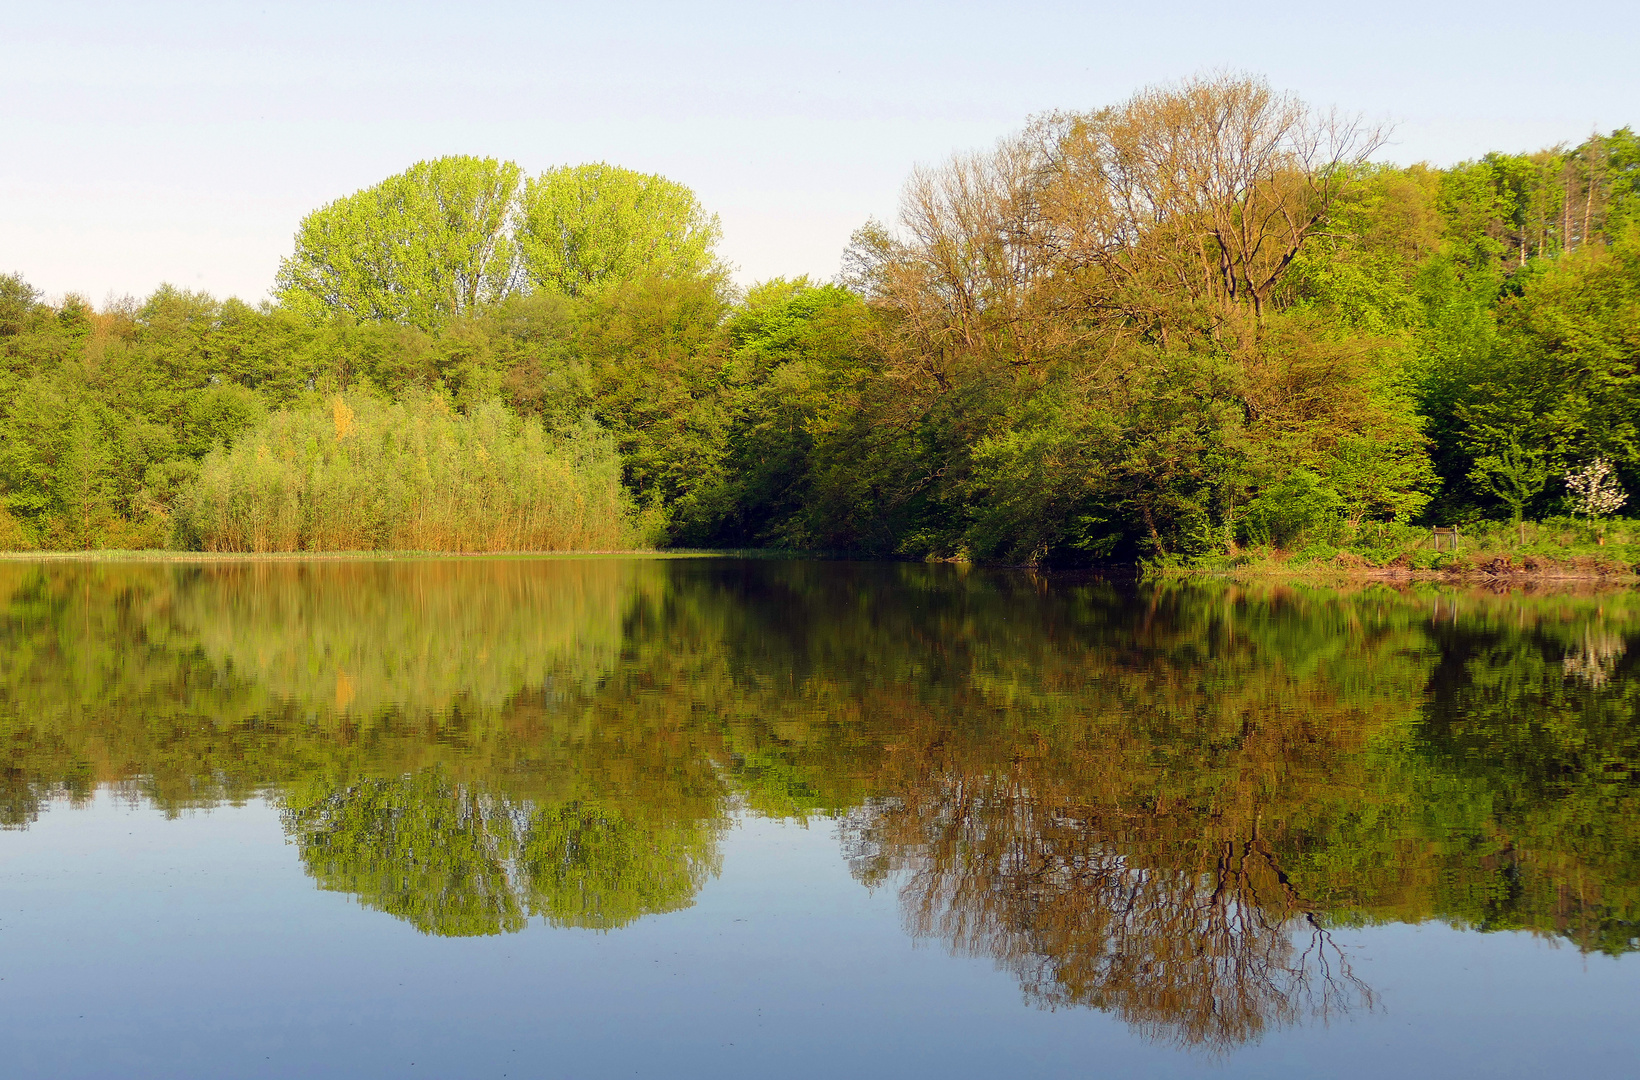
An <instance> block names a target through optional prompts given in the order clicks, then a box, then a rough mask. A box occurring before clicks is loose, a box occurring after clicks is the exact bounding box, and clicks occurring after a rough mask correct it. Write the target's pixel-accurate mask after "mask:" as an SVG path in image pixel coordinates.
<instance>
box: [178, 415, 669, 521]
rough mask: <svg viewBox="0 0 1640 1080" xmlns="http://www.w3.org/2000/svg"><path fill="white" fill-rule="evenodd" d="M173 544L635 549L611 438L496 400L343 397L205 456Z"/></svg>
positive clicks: (632, 517) (275, 418) (275, 420)
mask: <svg viewBox="0 0 1640 1080" xmlns="http://www.w3.org/2000/svg"><path fill="white" fill-rule="evenodd" d="M175 530H176V536H175V540H176V542H177V543H178V546H181V547H187V548H192V549H195V550H201V551H214V552H255V553H262V552H287V551H369V550H397V551H448V552H495V551H589V550H610V549H618V548H626V547H632V546H639V545H641V544H642V543H643V540H644V537H643V536H642V535H641V533H642V531H643V528H642V525H641V523H640V521H639V519H638V516H637V515H636V514H635V513H634V508H633V505H632V500H631V498H630V496H629V495H628V494H627V492H626V490H625V489H624V488H623V487H622V485H621V465H620V458H619V456H618V454H617V451H616V448H615V444H614V441H613V440H612V439H611V438H610V437H609V436H608V435H606V434H605V433H604V432H603V431H601V430H600V429H599V428H597V427H596V426H595V425H593V424H591V423H587V424H584V425H582V426H581V427H579V428H577V429H575V430H574V431H572V432H570V433H568V434H564V435H553V434H549V433H548V432H546V431H545V430H544V429H543V428H542V426H541V424H540V423H539V422H537V421H536V420H534V419H532V418H524V417H519V416H517V415H515V414H513V413H511V412H509V411H508V410H507V409H506V408H505V407H504V406H503V405H501V404H500V403H499V402H496V401H489V402H485V403H482V404H480V405H478V406H476V407H475V408H473V409H471V410H469V412H467V413H466V414H461V413H456V412H454V411H452V410H451V409H450V408H449V406H448V404H447V403H446V402H445V401H444V399H443V398H441V397H439V396H437V395H425V396H416V397H411V398H407V399H404V400H401V401H398V402H394V403H387V402H382V401H377V400H375V399H372V398H369V397H365V396H362V395H338V396H336V397H333V398H331V399H329V401H328V402H326V403H325V404H324V406H323V407H322V408H314V407H310V408H307V409H298V410H290V411H281V412H277V413H274V414H273V415H271V416H269V417H268V419H267V420H266V421H265V422H264V423H263V424H261V425H260V426H259V427H257V428H256V429H254V430H252V431H250V432H248V433H247V434H246V435H244V436H242V437H240V438H239V439H238V440H237V441H236V442H235V443H234V444H233V446H231V447H227V448H221V449H217V450H214V451H212V452H211V453H210V454H208V455H207V456H206V457H205V459H204V461H203V462H201V467H200V471H199V477H198V480H197V481H196V482H195V484H194V486H193V488H192V490H191V491H190V492H189V494H188V496H187V497H186V498H185V499H184V500H183V501H182V505H181V506H179V508H178V513H177V516H176V522H175Z"/></svg>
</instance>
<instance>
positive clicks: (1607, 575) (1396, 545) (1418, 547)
mask: <svg viewBox="0 0 1640 1080" xmlns="http://www.w3.org/2000/svg"><path fill="white" fill-rule="evenodd" d="M1437 542H1438V543H1439V546H1437ZM1146 569H1147V571H1148V572H1149V573H1152V574H1154V575H1157V576H1163V577H1171V576H1186V575H1192V574H1229V575H1232V576H1238V577H1242V576H1245V577H1260V576H1305V577H1360V578H1390V579H1394V578H1410V579H1420V578H1423V579H1447V578H1510V579H1516V578H1518V579H1554V578H1560V579H1565V578H1591V579H1592V578H1598V579H1610V580H1619V581H1629V580H1640V521H1633V520H1628V519H1617V520H1611V521H1604V522H1591V521H1589V520H1586V519H1581V518H1550V519H1547V520H1544V521H1540V522H1525V523H1523V524H1519V525H1516V524H1511V523H1508V522H1478V523H1476V524H1473V525H1469V526H1465V527H1460V528H1459V530H1458V535H1457V538H1456V542H1455V544H1454V540H1453V538H1451V537H1447V536H1442V537H1439V538H1437V537H1436V536H1435V534H1434V532H1433V530H1431V529H1428V528H1415V527H1413V526H1409V525H1368V526H1365V527H1363V528H1362V529H1360V530H1358V531H1357V532H1356V533H1355V535H1354V536H1351V537H1348V538H1345V539H1344V540H1343V542H1340V543H1335V542H1328V541H1326V540H1319V539H1312V540H1309V541H1307V542H1305V543H1303V544H1302V545H1295V546H1294V547H1292V548H1291V549H1287V550H1283V549H1281V548H1277V547H1260V546H1252V547H1245V548H1241V549H1239V550H1235V551H1231V552H1225V553H1218V554H1212V555H1201V556H1195V557H1190V558H1176V559H1166V560H1158V561H1155V562H1152V563H1150V564H1147V567H1146Z"/></svg>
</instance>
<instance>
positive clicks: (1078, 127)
mask: <svg viewBox="0 0 1640 1080" xmlns="http://www.w3.org/2000/svg"><path fill="white" fill-rule="evenodd" d="M1384 138H1385V130H1384V129H1383V128H1381V127H1374V126H1370V125H1368V124H1366V123H1364V122H1363V121H1362V120H1360V119H1359V118H1355V117H1348V116H1344V115H1341V114H1339V113H1338V112H1336V111H1330V112H1326V113H1318V112H1316V111H1314V110H1312V109H1311V108H1310V107H1309V106H1308V105H1306V104H1305V103H1304V102H1302V101H1300V100H1299V99H1297V98H1296V97H1293V96H1291V95H1288V94H1281V93H1277V92H1276V91H1274V90H1272V89H1271V88H1270V86H1269V84H1268V83H1266V82H1265V81H1264V80H1263V79H1259V78H1253V77H1250V76H1244V75H1227V74H1220V75H1213V76H1207V77H1198V78H1194V79H1189V80H1187V81H1185V82H1183V83H1180V84H1178V85H1176V86H1168V87H1161V88H1155V89H1149V90H1144V91H1141V92H1140V93H1138V94H1136V95H1135V96H1134V97H1133V98H1131V99H1130V100H1129V101H1127V102H1126V103H1125V104H1123V105H1120V106H1117V107H1115V108H1110V109H1102V110H1100V111H1098V112H1094V113H1089V114H1071V115H1059V116H1053V117H1049V118H1046V119H1045V120H1043V121H1042V122H1041V123H1040V124H1039V125H1038V128H1037V132H1036V136H1035V142H1036V143H1037V144H1038V145H1039V146H1041V147H1042V148H1043V154H1044V156H1045V158H1046V159H1047V161H1046V169H1045V175H1044V178H1043V182H1042V184H1041V186H1040V189H1039V191H1038V193H1037V199H1038V206H1037V221H1036V224H1037V228H1038V230H1039V235H1040V236H1041V243H1043V244H1044V245H1045V246H1048V247H1051V248H1052V249H1053V251H1054V252H1055V254H1056V255H1057V256H1058V257H1059V258H1060V259H1062V260H1063V261H1064V262H1065V263H1066V264H1067V266H1068V267H1072V268H1077V269H1080V270H1084V271H1093V273H1092V274H1091V275H1088V276H1087V277H1085V278H1084V283H1085V284H1084V287H1085V288H1086V289H1087V290H1088V291H1089V293H1090V298H1091V299H1092V300H1093V301H1094V302H1095V303H1096V304H1097V305H1098V306H1101V307H1104V308H1107V309H1114V310H1116V311H1119V312H1122V313H1123V314H1126V315H1129V316H1136V317H1139V318H1141V319H1146V318H1155V317H1157V316H1158V315H1160V314H1161V313H1160V312H1158V311H1157V310H1156V307H1157V299H1156V298H1157V297H1168V298H1171V299H1172V300H1173V301H1174V302H1177V301H1178V300H1180V299H1183V300H1185V301H1187V302H1189V303H1194V304H1201V305H1204V306H1205V307H1207V308H1208V309H1209V311H1210V312H1211V317H1212V318H1214V320H1215V322H1216V325H1217V326H1222V325H1223V324H1224V322H1225V321H1235V320H1236V317H1237V316H1238V315H1239V314H1240V312H1242V311H1243V310H1249V309H1250V311H1251V314H1252V315H1253V317H1254V319H1255V320H1257V319H1261V318H1262V317H1263V314H1264V311H1265V309H1266V308H1267V307H1268V305H1269V304H1270V301H1271V298H1272V296H1273V295H1274V293H1275V291H1276V288H1277V286H1278V285H1279V283H1280V282H1281V279H1282V277H1283V275H1284V274H1285V273H1286V272H1287V270H1288V269H1289V267H1291V265H1292V263H1293V260H1294V259H1295V258H1296V257H1297V255H1298V253H1299V251H1300V249H1301V248H1302V247H1303V245H1304V243H1305V242H1306V241H1307V240H1308V239H1309V238H1311V237H1312V236H1314V235H1316V234H1317V233H1318V232H1319V231H1320V230H1322V229H1323V228H1324V227H1325V225H1326V222H1327V215H1328V212H1329V210H1330V209H1331V208H1332V206H1333V204H1334V203H1335V202H1336V201H1337V199H1338V197H1339V195H1340V194H1341V193H1342V192H1343V190H1344V189H1345V188H1346V187H1347V186H1348V185H1349V184H1350V183H1351V182H1352V181H1353V180H1354V179H1355V178H1356V177H1357V176H1358V175H1359V174H1360V171H1361V166H1363V165H1364V164H1365V163H1366V161H1367V159H1368V158H1369V157H1370V156H1371V155H1372V154H1373V153H1374V152H1375V151H1376V150H1378V149H1379V147H1381V146H1382V145H1383V143H1384Z"/></svg>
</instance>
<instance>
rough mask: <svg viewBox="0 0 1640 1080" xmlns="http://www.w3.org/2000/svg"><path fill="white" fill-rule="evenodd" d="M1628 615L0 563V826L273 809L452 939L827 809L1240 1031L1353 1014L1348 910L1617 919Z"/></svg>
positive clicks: (975, 926) (1536, 598) (973, 910)
mask: <svg viewBox="0 0 1640 1080" xmlns="http://www.w3.org/2000/svg"><path fill="white" fill-rule="evenodd" d="M1637 616H1640V603H1637V602H1636V599H1635V597H1634V596H1633V595H1632V594H1628V593H1617V594H1612V593H1607V594H1591V595H1588V596H1578V595H1572V594H1553V595H1518V594H1517V595H1494V594H1488V593H1473V594H1459V595H1453V594H1437V593H1420V592H1416V591H1395V590H1391V589H1388V588H1382V587H1373V588H1366V589H1360V590H1356V591H1353V592H1338V591H1326V590H1293V589H1273V588H1272V589H1245V588H1238V587H1233V586H1223V585H1218V586H1206V585H1195V586H1167V585H1164V586H1144V587H1134V586H1121V585H1118V584H1112V583H1108V582H1101V581H1098V580H1092V579H1087V578H1075V577H1066V578H1047V579H1044V578H1038V577H1032V576H1029V575H1022V574H1008V573H995V574H991V573H982V572H977V571H966V570H964V569H962V568H956V567H927V566H914V565H849V564H817V563H786V562H761V561H754V562H739V561H729V560H721V561H720V560H688V561H659V560H647V561H645V560H586V561H552V562H538V561H507V560H495V561H434V562H412V563H368V562H328V563H327V562H318V563H292V562H274V563H227V564H191V565H180V566H179V565H163V564H124V565H122V564H80V563H61V564H39V563H32V564H31V563H20V562H5V563H0V635H3V637H0V769H3V773H0V814H3V815H4V817H3V820H4V822H5V824H7V825H9V826H12V827H24V826H26V825H27V824H28V823H29V822H30V821H32V820H34V819H35V818H36V817H37V816H38V814H39V813H41V812H42V809H43V808H44V807H45V806H46V805H47V802H48V800H49V799H50V798H51V797H53V796H54V795H59V794H67V795H68V796H69V797H70V798H84V797H86V796H88V795H89V794H90V793H91V792H93V791H94V790H96V788H97V787H98V785H108V784H116V785H123V786H124V787H125V789H126V790H129V791H131V792H132V793H133V794H137V795H140V796H141V797H143V798H145V799H147V800H150V801H152V802H153V803H154V804H156V805H158V806H160V807H163V808H165V809H167V810H169V811H172V812H176V811H180V810H182V809H186V808H189V807H200V806H209V805H212V804H214V803H217V802H220V801H237V800H243V799H246V798H248V797H250V796H252V795H255V794H259V793H261V794H266V795H268V796H269V797H271V798H274V799H276V800H278V801H279V803H280V805H281V806H282V807H283V821H284V824H285V828H286V830H287V833H288V835H289V837H290V838H291V839H292V840H293V841H294V843H295V845H296V848H297V850H298V851H299V853H300V859H301V864H302V866H303V868H304V869H305V870H306V872H307V873H308V874H309V875H310V876H311V877H312V878H313V879H314V881H315V882H316V883H317V884H318V886H319V887H320V888H323V889H330V890H337V891H341V892H345V893H347V894H349V895H351V896H353V897H355V898H356V899H357V900H358V902H359V903H361V904H363V905H365V906H367V907H370V908H373V909H376V910H380V911H383V912H386V913H388V914H390V915H392V916H394V917H397V918H401V919H404V920H406V921H408V922H409V923H411V924H412V925H414V926H416V927H417V928H418V929H420V930H422V931H423V932H426V933H430V934H440V935H470V934H493V933H501V932H508V931H516V930H519V929H521V928H523V927H524V926H525V925H526V924H527V923H528V921H529V920H530V919H531V918H534V917H539V918H541V919H542V920H544V921H546V922H548V923H550V924H552V925H557V926H571V927H584V928H592V929H597V930H614V929H616V928H619V927H621V926H624V925H626V924H628V923H630V922H632V921H633V920H635V919H638V918H641V917H644V916H646V915H657V914H661V913H665V912H670V911H676V910H679V909H681V908H684V907H687V906H689V905H690V904H691V903H692V902H693V898H694V897H695V895H696V894H697V893H698V891H699V890H700V888H701V887H702V886H703V885H704V883H705V882H706V881H708V880H709V879H710V878H711V876H712V875H713V874H715V873H716V872H717V869H718V866H719V855H718V851H719V841H720V837H721V835H722V832H723V830H724V829H726V828H727V827H728V826H729V823H730V822H731V820H732V818H733V815H734V813H736V812H737V811H744V812H750V813H759V814H766V815H773V816H786V817H800V818H823V819H834V820H835V821H836V823H837V828H838V831H839V834H840V838H841V843H842V848H843V854H844V855H845V856H846V857H847V858H848V859H849V860H850V865H851V867H852V868H853V871H854V873H855V875H856V876H857V877H858V878H859V879H860V880H861V881H862V882H863V883H866V884H868V885H877V884H888V885H891V886H892V887H894V888H896V889H897V890H898V891H899V896H900V899H901V904H902V909H903V912H904V915H905V921H906V925H907V928H908V930H909V932H910V933H912V934H914V935H918V936H922V937H927V938H930V939H934V940H938V941H942V942H944V943H946V944H947V945H948V946H949V947H950V948H952V949H954V950H956V951H959V952H962V953H967V954H973V955H978V956H984V957H989V958H992V959H994V960H995V962H996V963H997V964H998V965H999V966H1000V967H1001V968H1003V969H1005V970H1006V971H1008V972H1009V973H1011V975H1012V976H1013V977H1014V978H1015V979H1016V980H1017V981H1018V983H1019V985H1020V986H1021V987H1022V989H1023V990H1024V992H1025V994H1026V996H1027V997H1028V998H1029V999H1030V1000H1032V1001H1035V1002H1037V1003H1038V1004H1041V1005H1046V1006H1052V1007H1059V1006H1089V1007H1094V1008H1099V1009H1105V1010H1111V1011H1113V1012H1115V1013H1117V1014H1118V1015H1120V1016H1122V1017H1123V1018H1124V1019H1125V1020H1126V1021H1127V1022H1129V1023H1130V1024H1132V1025H1135V1026H1136V1027H1138V1028H1139V1029H1141V1030H1143V1031H1145V1032H1147V1033H1149V1034H1151V1035H1152V1036H1154V1037H1156V1038H1159V1039H1165V1040H1171V1041H1177V1042H1180V1043H1184V1044H1188V1045H1201V1046H1208V1047H1219V1048H1223V1047H1228V1046H1232V1045H1235V1044H1237V1043H1240V1042H1243V1041H1246V1040H1249V1039H1254V1038H1257V1037H1258V1036H1259V1035H1260V1034H1261V1033H1263V1032H1266V1031H1268V1030H1271V1029H1272V1028H1275V1027H1279V1026H1282V1025H1286V1024H1291V1023H1296V1022H1299V1021H1301V1020H1304V1019H1305V1018H1314V1017H1325V1016H1329V1015H1334V1014H1336V1013H1339V1012H1341V1011H1345V1010H1349V1009H1358V1008H1370V1007H1371V1006H1372V1004H1373V992H1372V990H1371V988H1369V987H1368V986H1367V985H1366V984H1364V983H1363V982H1362V981H1361V980H1360V979H1359V978H1358V977H1357V976H1356V974H1355V973H1354V971H1353V970H1352V968H1351V964H1350V957H1349V955H1348V950H1347V949H1346V948H1345V947H1344V946H1342V945H1341V944H1340V941H1339V938H1338V936H1337V935H1339V934H1340V932H1344V933H1346V934H1347V931H1348V930H1349V929H1350V928H1352V927H1357V926H1363V925H1368V924H1374V923H1384V922H1418V921H1424V920H1431V919H1437V920H1444V921H1446V922H1449V923H1451V924H1453V925H1456V926H1459V927H1467V928H1474V929H1478V930H1486V929H1500V928H1521V929H1529V930H1531V931H1533V932H1536V933H1539V934H1543V935H1546V936H1551V937H1554V938H1557V939H1563V940H1567V941H1570V942H1572V943H1574V944H1575V945H1576V946H1577V947H1578V948H1581V949H1585V950H1599V951H1604V952H1607V953H1612V954H1618V953H1623V952H1627V951H1631V950H1634V949H1635V948H1636V947H1637V941H1636V936H1637V933H1640V927H1637V918H1640V805H1637V803H1636V789H1637V785H1640V772H1637V763H1640V711H1637V691H1636V688H1637V686H1640V680H1637V678H1636V673H1635V665H1636V659H1635V656H1636V652H1635V650H1634V649H1633V648H1632V644H1633V640H1634V638H1635V636H1636V634H1637V633H1640V622H1637Z"/></svg>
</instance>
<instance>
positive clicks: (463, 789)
mask: <svg viewBox="0 0 1640 1080" xmlns="http://www.w3.org/2000/svg"><path fill="white" fill-rule="evenodd" d="M283 817H284V822H285V829H286V831H287V832H288V834H289V835H290V836H291V837H292V838H293V839H294V840H295V841H296V843H297V844H298V846H299V848H300V850H301V855H302V865H303V867H304V868H305V869H306V870H307V872H308V873H309V874H310V875H312V876H313V878H314V879H315V880H316V881H317V882H318V883H319V887H320V888H322V889H330V890H334V891H337V892H346V893H351V894H353V895H354V896H355V897H357V898H358V900H359V902H360V903H362V904H364V905H365V906H366V907H371V908H375V909H377V910H379V911H385V912H387V913H388V914H390V915H395V916H397V917H399V918H401V919H404V920H406V921H407V922H409V923H411V924H412V925H413V926H415V927H416V929H418V930H420V931H422V932H423V933H427V934H438V935H442V936H452V937H460V936H468V935H473V934H498V933H505V932H512V931H517V930H521V929H523V928H524V925H525V923H526V922H527V921H528V917H529V916H531V915H541V916H544V917H545V918H546V920H547V921H548V922H549V923H551V924H552V925H554V926H577V927H585V928H591V929H597V930H612V929H615V928H617V927H621V926H625V925H626V924H627V923H630V922H632V921H633V920H635V919H638V918H640V917H642V916H644V915H652V914H660V913H662V912H667V911H677V910H679V909H681V908H686V907H688V906H689V905H690V904H692V903H693V902H694V897H695V893H696V892H698V891H699V890H700V887H701V885H702V884H704V883H705V881H706V879H707V878H708V877H710V876H711V875H713V874H715V873H716V872H717V870H718V866H719V858H718V851H717V828H716V826H717V825H718V823H717V822H690V823H677V822H666V823H654V822H639V821H635V820H633V819H632V818H630V817H627V816H623V815H622V814H621V812H620V811H619V809H617V808H615V807H611V806H600V805H597V804H593V803H585V802H572V803H566V804H560V805H556V806H537V805H536V804H534V803H532V802H530V801H528V800H515V799H511V798H508V797H506V796H504V795H496V794H493V793H489V792H485V791H483V790H482V789H480V788H477V787H475V786H473V785H470V784H464V783H459V782H455V781H453V780H452V779H451V778H450V776H449V775H448V773H447V772H446V771H445V770H443V769H441V768H437V767H434V768H428V769H423V770H422V771H420V772H417V773H414V774H410V775H407V776H402V777H397V778H393V779H385V780H361V781H359V782H358V783H356V784H353V785H351V786H350V787H347V788H344V789H341V790H337V791H332V792H329V793H327V794H325V795H324V796H322V797H321V798H318V799H315V800H313V801H311V802H306V803H300V802H296V803H287V805H286V808H285V810H284V814H283Z"/></svg>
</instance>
